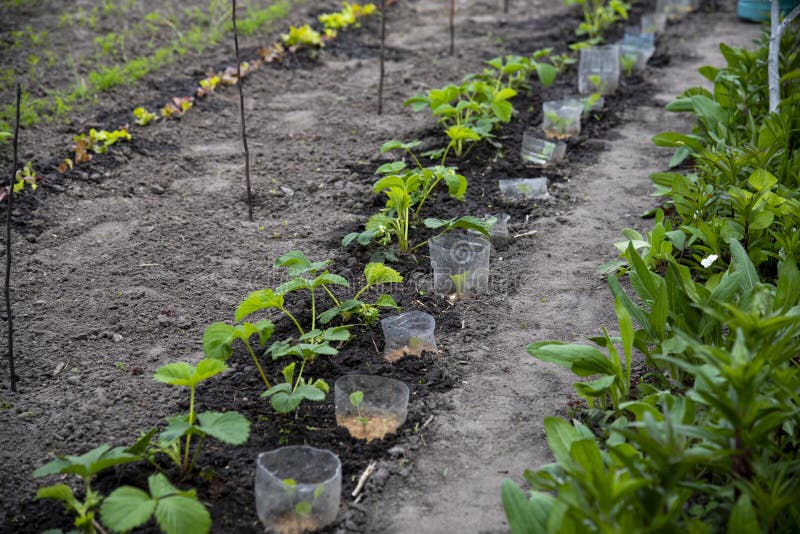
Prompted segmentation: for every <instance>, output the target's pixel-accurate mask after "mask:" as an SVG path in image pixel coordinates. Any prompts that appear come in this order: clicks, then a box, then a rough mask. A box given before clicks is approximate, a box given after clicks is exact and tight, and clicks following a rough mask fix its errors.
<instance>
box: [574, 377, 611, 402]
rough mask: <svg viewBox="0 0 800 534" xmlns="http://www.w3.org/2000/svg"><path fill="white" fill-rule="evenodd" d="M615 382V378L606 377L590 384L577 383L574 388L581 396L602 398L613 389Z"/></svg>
mask: <svg viewBox="0 0 800 534" xmlns="http://www.w3.org/2000/svg"><path fill="white" fill-rule="evenodd" d="M615 380H616V377H615V376H613V375H605V376H603V377H602V378H598V379H597V380H592V381H590V382H575V383H574V384H573V386H574V387H575V391H577V392H578V394H579V395H581V396H584V397H600V396H601V395H603V394H604V393H606V392H607V391H608V390H609V389H610V388H611V386H612V385H613V384H614V381H615Z"/></svg>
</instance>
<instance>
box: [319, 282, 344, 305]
mask: <svg viewBox="0 0 800 534" xmlns="http://www.w3.org/2000/svg"><path fill="white" fill-rule="evenodd" d="M322 289H324V290H325V292H326V293H327V294H328V296H329V297H330V298H331V299H332V300H333V303H334V304H336V305H337V306H339V307H341V305H342V304H341V303H340V302H339V299H337V298H336V296H335V295H334V294H333V293H331V290H330V289H328V286H326V285H325V284H322Z"/></svg>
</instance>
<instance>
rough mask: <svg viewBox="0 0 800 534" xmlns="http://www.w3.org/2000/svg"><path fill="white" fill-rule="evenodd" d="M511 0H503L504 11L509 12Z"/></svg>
mask: <svg viewBox="0 0 800 534" xmlns="http://www.w3.org/2000/svg"><path fill="white" fill-rule="evenodd" d="M508 4H509V0H503V13H508Z"/></svg>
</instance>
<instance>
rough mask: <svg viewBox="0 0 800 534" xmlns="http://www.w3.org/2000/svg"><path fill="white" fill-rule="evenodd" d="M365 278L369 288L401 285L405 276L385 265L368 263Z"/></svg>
mask: <svg viewBox="0 0 800 534" xmlns="http://www.w3.org/2000/svg"><path fill="white" fill-rule="evenodd" d="M364 276H365V277H366V279H367V285H368V286H374V285H378V284H400V283H402V282H403V276H402V275H401V274H400V273H399V272H397V271H396V270H394V269H392V268H391V267H388V266H387V265H384V264H383V263H368V264H367V266H366V267H364Z"/></svg>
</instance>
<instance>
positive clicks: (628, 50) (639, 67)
mask: <svg viewBox="0 0 800 534" xmlns="http://www.w3.org/2000/svg"><path fill="white" fill-rule="evenodd" d="M619 50H620V63H621V65H622V66H623V67H624V65H625V58H632V59H633V65H631V67H630V68H631V71H632V72H642V71H643V70H644V69H645V67H647V62H648V61H650V58H651V57H653V54H655V53H656V47H655V46H652V45H650V46H647V45H646V44H642V45H639V44H628V43H624V42H623V43H621V44H620V45H619Z"/></svg>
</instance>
